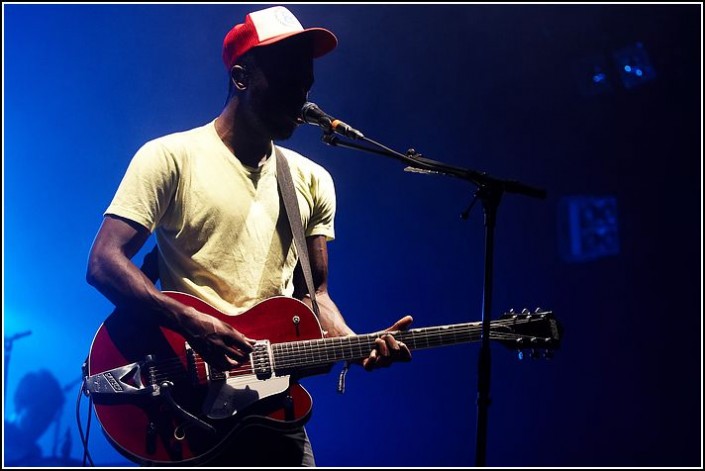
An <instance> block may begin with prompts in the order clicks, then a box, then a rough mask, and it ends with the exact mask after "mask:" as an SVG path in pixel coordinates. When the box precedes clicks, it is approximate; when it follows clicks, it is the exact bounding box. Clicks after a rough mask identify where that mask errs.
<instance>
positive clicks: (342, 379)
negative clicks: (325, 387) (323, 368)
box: [338, 361, 350, 394]
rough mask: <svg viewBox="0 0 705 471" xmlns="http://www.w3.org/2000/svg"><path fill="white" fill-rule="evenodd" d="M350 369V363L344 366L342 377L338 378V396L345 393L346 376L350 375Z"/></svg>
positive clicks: (341, 372) (341, 371)
mask: <svg viewBox="0 0 705 471" xmlns="http://www.w3.org/2000/svg"><path fill="white" fill-rule="evenodd" d="M349 367H350V363H349V362H347V361H346V362H345V363H344V364H343V369H342V370H340V375H339V376H338V394H343V393H344V392H345V376H346V375H347V374H348V368H349Z"/></svg>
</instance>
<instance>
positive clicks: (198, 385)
mask: <svg viewBox="0 0 705 471" xmlns="http://www.w3.org/2000/svg"><path fill="white" fill-rule="evenodd" d="M165 293H166V294H167V295H169V296H171V297H172V298H174V299H176V300H178V301H180V302H182V303H184V304H186V305H189V306H192V307H194V308H196V309H197V310H199V311H201V312H203V313H205V314H208V315H211V316H214V317H216V318H218V319H220V320H222V321H225V322H226V323H228V324H230V325H232V326H233V327H234V328H235V329H237V330H239V331H241V332H242V333H243V334H245V335H246V336H248V337H250V338H254V339H261V340H259V341H258V342H257V344H256V345H255V348H254V351H253V352H252V353H251V354H250V362H249V363H247V364H243V365H240V366H239V367H237V368H235V369H232V370H230V371H218V370H216V369H214V368H212V367H210V366H209V365H208V364H206V363H205V362H204V361H203V359H202V358H201V357H200V355H199V354H198V353H196V352H195V351H193V350H192V349H191V348H190V346H189V345H188V343H187V342H186V340H185V339H184V337H182V336H181V335H179V334H177V333H176V332H174V331H172V330H170V329H167V328H165V327H161V326H158V325H156V324H151V323H149V322H148V321H145V320H144V319H141V318H140V316H139V314H138V313H128V312H120V313H117V312H116V313H113V314H111V315H110V316H108V318H107V319H106V320H105V322H103V324H102V325H101V326H100V328H99V329H98V332H97V333H96V335H95V338H94V339H93V343H92V344H91V349H90V354H89V357H88V362H87V371H86V372H85V383H84V387H85V389H86V391H87V392H88V394H89V395H90V396H91V398H92V399H93V404H94V407H95V413H96V416H97V418H98V420H99V422H100V424H101V426H102V428H103V432H104V433H105V435H106V436H107V438H108V440H109V441H110V443H111V444H112V445H113V446H114V447H115V448H116V449H117V450H118V451H119V452H120V453H122V454H123V455H124V456H126V457H127V458H128V459H130V460H132V461H135V462H137V463H140V464H147V465H187V464H188V465H193V464H198V463H201V462H203V461H205V460H206V459H209V458H211V457H212V456H214V455H215V454H217V453H218V452H219V450H220V448H221V445H223V444H224V443H225V442H226V441H227V439H228V438H229V436H230V435H231V434H232V433H233V432H234V431H235V430H237V429H240V428H242V427H246V426H247V425H250V424H255V423H258V424H264V425H267V426H270V427H282V428H294V427H298V426H300V425H302V424H304V423H305V422H306V421H307V420H308V418H309V416H310V414H311V408H312V400H311V396H310V395H309V394H308V392H307V391H306V390H305V389H304V388H303V387H302V386H301V385H300V384H299V383H298V382H297V380H298V379H299V378H302V377H305V376H310V375H312V374H319V373H322V372H326V371H328V370H329V369H330V367H331V366H332V365H333V364H334V363H335V362H338V361H342V360H356V359H361V358H365V357H367V356H368V355H369V352H370V351H371V350H372V348H373V347H374V340H375V339H376V338H377V337H378V336H379V335H380V333H379V332H378V333H371V334H366V335H355V336H350V337H333V338H326V337H324V335H323V332H322V330H321V326H320V324H319V323H318V319H317V318H316V317H315V315H314V314H313V312H312V311H311V310H310V309H309V308H308V306H306V305H305V304H304V303H302V302H301V301H298V300H296V299H293V298H288V297H274V298H270V299H267V300H265V301H263V302H261V303H259V304H257V305H256V306H254V307H252V308H251V309H249V310H248V311H246V312H245V313H243V314H241V315H239V316H227V315H225V314H223V313H221V312H220V311H218V310H217V309H216V308H214V307H213V306H211V305H209V304H207V303H205V302H203V301H201V300H200V299H198V298H196V297H193V296H190V295H188V294H184V293H177V292H171V291H165ZM481 328H482V325H481V322H471V323H464V324H454V325H444V326H437V327H425V328H416V329H410V330H406V331H399V332H394V336H395V338H397V339H399V340H401V341H403V342H404V343H406V345H407V346H408V347H409V349H410V350H415V349H424V348H432V347H440V346H444V345H454V344H459V343H466V342H475V341H479V340H480V339H481ZM559 337H560V326H559V324H558V322H557V321H556V320H555V319H554V318H553V316H552V313H551V312H549V311H539V310H537V312H533V313H529V312H528V311H526V310H525V311H523V312H522V313H513V312H510V313H507V314H505V315H503V316H502V317H501V318H500V319H498V320H495V321H492V322H491V325H490V339H491V340H495V341H499V342H502V343H505V344H507V345H509V346H511V347H512V348H518V349H523V348H531V349H534V348H539V349H551V348H555V347H557V346H558V342H559V340H560V338H559Z"/></svg>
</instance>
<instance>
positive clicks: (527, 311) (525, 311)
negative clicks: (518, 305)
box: [521, 308, 531, 314]
mask: <svg viewBox="0 0 705 471" xmlns="http://www.w3.org/2000/svg"><path fill="white" fill-rule="evenodd" d="M521 313H522V314H531V313H530V312H529V310H528V309H526V308H524V309H522V310H521Z"/></svg>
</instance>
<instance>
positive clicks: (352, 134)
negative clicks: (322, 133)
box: [301, 101, 365, 139]
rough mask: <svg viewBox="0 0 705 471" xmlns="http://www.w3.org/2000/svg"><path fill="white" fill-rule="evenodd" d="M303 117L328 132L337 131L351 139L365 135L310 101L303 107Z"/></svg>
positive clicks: (307, 121) (304, 120) (305, 120)
mask: <svg viewBox="0 0 705 471" xmlns="http://www.w3.org/2000/svg"><path fill="white" fill-rule="evenodd" d="M301 119H302V120H303V122H305V123H308V124H314V125H316V126H320V127H322V128H323V129H325V130H326V131H328V132H335V133H338V134H340V135H342V136H345V137H349V138H350V139H362V138H364V137H365V136H364V135H363V134H362V133H361V132H360V131H358V130H357V129H355V128H353V127H351V126H350V125H348V124H346V123H344V122H342V121H340V120H339V119H336V118H334V117H332V116H330V115H328V114H326V113H325V112H324V111H323V110H322V109H320V108H319V107H318V105H316V104H315V103H311V102H310V101H308V102H306V103H304V106H302V107H301Z"/></svg>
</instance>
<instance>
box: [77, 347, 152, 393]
mask: <svg viewBox="0 0 705 471" xmlns="http://www.w3.org/2000/svg"><path fill="white" fill-rule="evenodd" d="M153 362H154V358H153V357H152V355H148V356H147V357H145V360H144V361H140V362H135V363H130V364H128V365H124V366H119V367H117V368H113V369H112V370H108V371H103V372H102V373H98V374H94V375H91V376H87V377H86V378H85V379H84V384H85V390H86V391H87V393H88V394H94V395H113V394H119V395H123V394H124V395H151V396H158V395H159V387H158V386H157V385H156V381H155V379H154V377H155V373H156V372H155V369H154V366H153V365H152V363H153ZM145 370H146V372H147V377H148V378H149V384H144V382H143V381H142V372H143V371H145Z"/></svg>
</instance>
